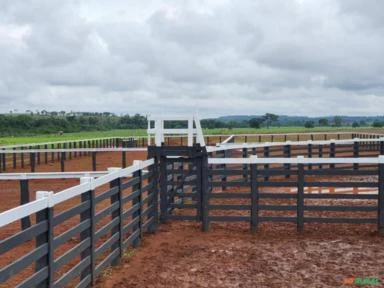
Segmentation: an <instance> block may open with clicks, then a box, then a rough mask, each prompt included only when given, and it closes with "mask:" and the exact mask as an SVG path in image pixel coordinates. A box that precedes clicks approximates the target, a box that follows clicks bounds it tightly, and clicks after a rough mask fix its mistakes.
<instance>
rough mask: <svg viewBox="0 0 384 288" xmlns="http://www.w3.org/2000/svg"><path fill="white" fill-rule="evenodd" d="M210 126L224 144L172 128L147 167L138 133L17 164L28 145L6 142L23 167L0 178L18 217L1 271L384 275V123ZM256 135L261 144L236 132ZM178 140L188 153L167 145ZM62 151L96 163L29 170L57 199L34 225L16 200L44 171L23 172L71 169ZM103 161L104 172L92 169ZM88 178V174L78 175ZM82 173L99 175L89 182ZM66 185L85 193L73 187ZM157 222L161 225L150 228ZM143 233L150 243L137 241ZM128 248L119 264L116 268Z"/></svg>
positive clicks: (336, 278) (212, 280)
mask: <svg viewBox="0 0 384 288" xmlns="http://www.w3.org/2000/svg"><path fill="white" fill-rule="evenodd" d="M357 136H359V138H363V139H356V138H357ZM207 137H209V136H206V137H205V141H206V142H207V143H208V144H213V143H219V142H224V143H222V144H221V145H220V146H217V147H214V146H209V147H207V150H208V151H207V152H208V154H207V155H206V158H204V157H203V158H200V157H201V155H200V152H201V151H200V150H199V151H197V150H198V149H201V147H200V148H199V147H195V146H194V147H192V148H186V147H184V145H185V144H186V141H185V139H184V138H182V137H181V138H179V137H173V138H167V139H166V141H165V144H166V145H165V146H164V147H162V148H161V147H160V148H159V147H158V148H157V151H156V149H154V150H152V151H151V150H149V154H150V155H149V156H151V157H150V158H151V159H152V157H154V159H155V160H154V162H153V163H151V162H148V163H147V164H146V167H142V166H140V165H142V163H143V162H138V163H136V164H135V163H134V162H133V161H134V160H144V159H146V158H147V156H148V155H147V152H146V149H136V150H135V149H134V148H139V147H136V146H141V145H139V144H140V141H134V142H131V144H130V145H132V146H133V147H132V146H131V147H130V148H128V147H121V144H116V145H115V147H111V146H113V145H110V146H109V147H91V146H89V147H86V148H84V147H82V148H81V149H84V150H81V149H80V148H73V146H72V147H71V148H70V149H72V150H65V149H67V147H66V148H64V150H47V151H48V152H47V151H44V150H42V151H35V150H29V151H28V152H23V153H26V154H29V155H30V156H31V155H32V154H31V153H35V154H33V155H32V158H33V159H35V163H34V161H32V162H31V161H29V162H25V163H24V165H23V166H24V167H21V156H20V155H21V154H19V158H17V157H16V167H13V164H14V159H15V157H14V156H11V155H17V154H15V153H14V154H12V151H6V152H10V153H11V154H3V155H8V156H6V157H2V163H4V161H5V162H6V163H7V164H8V165H6V166H5V168H6V172H7V173H9V172H14V173H16V172H18V173H20V172H21V173H23V175H24V176H23V177H24V178H23V179H17V180H0V181H1V182H2V183H1V188H2V196H3V197H2V199H3V201H2V203H1V208H0V211H1V212H3V213H1V212H0V213H1V214H0V219H8V220H5V222H6V224H2V227H1V228H0V232H1V242H0V253H1V255H2V256H1V260H0V265H1V270H0V275H1V276H0V281H1V282H3V283H4V284H3V285H8V286H9V287H13V286H16V285H17V283H21V286H20V287H32V286H33V285H35V284H36V285H37V284H40V283H43V284H44V285H45V286H52V287H62V286H68V287H75V286H76V287H87V286H88V285H89V284H90V283H95V282H96V280H97V279H98V280H97V284H96V286H97V285H100V286H104V287H109V286H110V287H119V286H120V287H192V286H193V287H250V286H253V287H263V286H264V287H281V286H285V287H308V285H310V284H311V283H315V284H316V286H317V287H326V286H328V287H334V286H340V285H342V283H343V277H344V278H347V277H358V276H367V275H368V274H369V275H368V276H377V277H384V275H383V272H382V271H381V270H380V266H381V267H383V265H384V262H383V260H382V259H384V258H383V256H384V255H383V254H384V253H383V252H382V249H381V248H380V247H381V246H382V244H383V243H384V242H383V238H382V237H379V233H377V231H379V232H384V231H383V230H384V182H383V181H384V169H383V167H384V162H383V158H380V157H378V156H379V155H383V154H384V142H383V139H380V137H381V135H357V134H351V133H350V134H340V133H339V134H331V135H326V136H324V135H320V134H319V135H314V134H312V135H310V134H309V135H305V134H302V135H299V136H298V135H283V136H282V135H269V136H265V135H263V136H262V137H265V138H261V137H260V136H259V135H257V136H255V135H243V136H233V137H222V138H218V136H216V137H217V138H211V139H209V138H207ZM219 137H220V136H219ZM267 137H268V138H267ZM223 138H224V139H223ZM183 139H184V140H183ZM255 139H256V140H255ZM330 139H335V140H330ZM210 140H211V141H210ZM308 140H309V141H308ZM250 141H252V142H253V141H255V142H258V143H255V144H251V143H249V144H248V145H247V144H238V143H242V142H250ZM263 141H267V142H270V143H262V142H263ZM275 141H278V143H276V142H275ZM290 141H291V142H290ZM296 141H297V142H296ZM111 142H112V143H113V141H111ZM212 142H213V143H212ZM143 143H144V142H143ZM167 144H168V145H167ZM181 144H183V145H181ZM107 146H108V145H107ZM144 146H145V143H144ZM167 147H168V148H170V150H169V151H171V152H170V153H176V154H173V156H182V157H181V158H169V159H168V158H167V157H166V155H165V154H164V155H161V153H168V152H169V151H168V152H167ZM172 147H174V148H172ZM180 147H181V148H182V149H180ZM183 147H184V148H183ZM28 148H29V147H28ZM31 148H33V147H31ZM12 149H13V148H12ZM40 149H41V148H40ZM50 149H63V148H57V147H54V148H50ZM76 149H79V150H76ZM86 149H88V150H87V151H86ZM92 149H93V150H92ZM97 149H100V150H97ZM159 149H160V150H161V151H159ZM178 149H179V150H178ZM190 149H192V150H193V149H194V150H193V151H192V150H190ZM196 149H197V150H196ZM203 150H204V149H203ZM203 150H202V151H203ZM15 151H18V150H17V149H15ZM31 151H33V152H31ZM175 151H176V152H175ZM191 151H192V152H191ZM196 151H197V152H196ZM19 153H21V152H19ZM46 153H47V154H46ZM52 153H54V154H52ZM57 153H58V154H57ZM63 153H65V154H63ZM69 153H71V154H69ZM74 153H77V154H74ZM80 153H81V154H80ZM95 153H97V158H96V157H95V156H92V155H95ZM151 153H152V154H151ZM159 153H160V154H159ZM177 153H179V154H177ZM180 153H181V154H180ZM182 153H185V154H184V155H183V154H182ZM191 153H192V154H191ZM193 153H196V155H193ZM38 155H40V156H38ZM52 155H55V156H57V157H56V158H53V159H49V156H52ZM63 155H65V156H63ZM69 155H70V156H69ZM80 156H81V157H80ZM195 156H196V157H195ZM255 156H257V157H255ZM298 156H299V157H298ZM300 156H305V158H301V157H300ZM35 157H36V158H35ZM45 157H48V158H47V161H46V162H47V163H46V162H45ZM162 157H163V158H162ZM164 157H165V158H164ZM208 157H209V158H208ZM39 158H40V159H39ZM333 158H334V159H333ZM4 159H5V160H4ZM30 159H31V158H30ZM38 159H39V160H38ZM43 159H44V160H43ZM197 159H198V160H197ZM204 159H205V160H204ZM17 160H19V162H18V161H17ZM63 160H65V171H77V172H81V171H83V172H84V175H81V174H82V173H78V174H76V177H74V179H61V178H58V179H29V180H28V185H29V189H28V193H29V196H30V199H31V200H32V199H34V198H35V192H36V191H45V192H49V191H54V192H55V194H54V195H53V196H52V195H51V194H49V193H45V194H44V193H40V197H41V198H40V199H38V200H36V201H41V203H46V204H41V205H42V206H41V207H42V208H41V209H40V210H36V211H35V212H36V213H35V212H33V213H30V214H31V215H32V214H33V215H32V216H33V217H31V226H30V227H29V228H25V227H24V229H27V230H22V229H21V227H20V224H19V223H20V221H19V220H20V219H19V218H18V217H17V215H14V214H13V213H12V211H10V210H7V209H10V208H14V207H17V206H18V205H19V203H20V192H21V189H20V188H21V187H19V185H20V184H21V181H22V180H26V179H27V178H28V177H32V175H33V174H31V175H29V174H25V173H26V172H27V171H30V170H31V164H32V165H34V168H33V170H34V172H51V171H56V172H59V171H60V170H63V169H62V167H63V164H62V163H63ZM95 160H96V161H95ZM200 160H201V162H200ZM204 161H206V162H204ZM17 163H20V167H18V165H17ZM27 163H29V164H27ZM140 163H141V164H140ZM133 164H135V165H133ZM2 165H4V164H2ZM28 165H29V166H28ZM2 167H3V166H2ZM109 167H121V168H123V170H116V169H114V170H113V169H112V170H110V171H109V172H108V171H107V168H109ZM3 168H4V167H3ZM3 171H4V169H3ZM93 171H99V172H100V175H97V178H95V180H90V179H89V177H90V176H95V175H92V172H93ZM103 171H104V172H103ZM119 171H120V172H119ZM121 171H123V172H121ZM124 171H126V172H124ZM135 173H136V174H135ZM3 175H4V174H3ZM34 175H37V174H34ZM62 175H64V174H62ZM0 176H1V174H0ZM6 176H9V177H11V175H10V174H9V175H8V174H7V175H6ZM13 177H15V176H13ZM34 177H38V175H37V176H34ZM41 177H42V176H41ZM3 178H5V177H3ZM3 178H1V179H3ZM32 178H33V177H32ZM80 178H82V180H81V181H83V182H82V183H83V184H81V185H79V186H76V185H78V184H79V179H80ZM87 179H88V180H87ZM98 179H101V180H98ZM103 179H104V180H103ZM139 179H140V180H139ZM84 181H91V182H90V183H93V182H94V181H96V182H97V181H99V182H98V183H100V185H96V184H94V185H93V186H92V185H90V188H89V189H88V190H87V189H85V188H83V187H84V185H85V184H84V183H86V182H84ZM116 181H118V182H116ZM123 183H126V184H127V185H126V187H125V189H123V188H122V186H124V185H123ZM155 186H156V187H155ZM76 187H80V188H81V189H80V188H76ZM114 187H115V188H114ZM116 187H119V188H116ZM64 189H66V190H65V191H63V192H60V191H62V190H64ZM68 191H69V192H68ZM71 191H73V192H71ZM92 191H94V192H92ZM138 191H139V192H138ZM201 191H208V192H206V193H205V192H201ZM66 193H74V194H73V196H72V197H69V196H68V197H69V198H68V197H67V196H66V197H64V198H65V199H64V198H63V199H64V200H63V199H61V198H60V197H62V196H60V195H65V194H66ZM55 197H56V198H57V199H56V198H55ZM380 197H381V198H380ZM46 199H47V200H46ZM55 199H56V200H55ZM96 199H98V200H97V201H96ZM124 199H125V200H124ZM36 201H32V202H31V204H33V203H35V204H36V203H37V202H36ZM44 201H46V202H44ZM51 201H53V202H54V204H52V203H51ZM55 201H56V202H55ZM96 202H97V203H96ZM35 204H33V205H35ZM37 204H39V203H37ZM37 204H36V205H37ZM39 205H40V204H39ZM44 205H46V206H44ZM36 207H37V206H36ZM39 207H40V206H39ZM36 209H37V208H36ZM9 211H10V212H9ZM7 213H8V214H7ZM26 213H27V214H28V213H29V212H26ZM28 215H29V214H28ZM157 216H159V217H157ZM95 217H96V218H97V219H94V218H95ZM58 219H59V220H58ZM177 220H188V222H178V221H177ZM7 221H8V222H7ZM5 222H1V223H5ZM158 222H159V223H162V224H161V225H160V226H159V230H158V233H156V234H153V235H146V237H143V233H144V232H146V231H147V230H148V231H149V232H155V231H156V230H157V223H158ZM195 222H197V223H195ZM53 223H55V224H53ZM200 226H201V227H200ZM200 228H202V229H203V230H210V231H211V232H210V233H203V232H200ZM28 229H29V230H28ZM296 230H297V231H299V232H300V233H299V234H297V233H296ZM249 231H251V232H256V231H258V233H257V234H252V233H250V232H249ZM27 232H28V233H27ZM95 235H97V237H96V236H95ZM140 240H141V242H142V244H143V245H141V246H140V248H135V249H136V250H135V252H132V253H128V252H125V251H126V250H125V249H126V248H129V249H132V248H130V247H137V245H138V244H139V242H140ZM59 244H60V245H59ZM316 246H319V247H321V248H317V247H316ZM35 247H36V248H35ZM363 250H364V251H363ZM129 251H130V250H129ZM287 251H288V252H287ZM284 253H287V255H288V256H286V255H284ZM96 254H97V255H96ZM131 254H134V256H131ZM22 255H26V256H25V257H23V258H22V260H23V261H20V260H19V258H20V257H21V256H22ZM123 256H127V257H123ZM100 257H101V258H100ZM121 257H122V259H123V260H121V264H122V265H119V266H116V267H117V268H114V269H113V270H117V271H112V272H111V271H110V270H108V269H107V270H105V269H106V268H107V267H108V266H109V265H110V264H117V263H118V262H119V260H118V259H120V258H121ZM357 259H360V262H358V261H356V260H357ZM291 262H292V263H293V264H292V263H291ZM15 263H16V264H15ZM271 263H272V264H271ZM7 265H9V266H7ZM119 267H120V268H119ZM220 267H225V268H224V269H223V268H220ZM348 269H349V270H348ZM17 271H20V272H19V273H17ZM102 271H108V273H104V272H102ZM332 271H333V272H334V274H332ZM292 273H293V274H295V273H296V274H295V275H294V276H292ZM100 275H101V277H100ZM96 276H99V277H96ZM28 277H30V278H28ZM23 281H26V282H23ZM39 281H40V282H39ZM27 284H28V285H30V286H28V285H27ZM23 285H24V286H23ZM26 285H27V286H26ZM5 287H7V286H5Z"/></svg>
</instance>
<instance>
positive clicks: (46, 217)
mask: <svg viewBox="0 0 384 288" xmlns="http://www.w3.org/2000/svg"><path fill="white" fill-rule="evenodd" d="M52 195H53V192H48V191H37V192H36V200H40V199H44V198H47V203H48V208H46V209H43V210H41V211H39V212H37V213H36V223H40V222H43V221H47V222H48V229H47V231H46V232H45V233H42V234H40V235H38V236H36V243H35V246H36V248H39V247H40V246H43V245H47V246H48V252H47V254H45V255H44V256H42V257H41V258H39V259H37V260H36V262H35V272H38V271H40V270H42V269H44V268H47V269H48V277H47V279H45V280H44V281H43V282H42V283H40V285H39V287H52V285H53V281H54V270H53V264H54V261H53V257H54V255H53V254H54V253H53V249H54V248H53V236H54V235H53V221H52V220H53V203H52V201H51V196H52Z"/></svg>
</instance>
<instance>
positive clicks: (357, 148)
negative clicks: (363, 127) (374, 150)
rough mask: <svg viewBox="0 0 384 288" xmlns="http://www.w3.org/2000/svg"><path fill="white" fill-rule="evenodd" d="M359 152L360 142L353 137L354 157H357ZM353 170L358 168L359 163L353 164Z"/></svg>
mask: <svg viewBox="0 0 384 288" xmlns="http://www.w3.org/2000/svg"><path fill="white" fill-rule="evenodd" d="M359 152H360V142H359V141H357V139H355V141H354V142H353V157H354V158H359V154H360V153H359ZM353 170H359V163H355V164H353Z"/></svg>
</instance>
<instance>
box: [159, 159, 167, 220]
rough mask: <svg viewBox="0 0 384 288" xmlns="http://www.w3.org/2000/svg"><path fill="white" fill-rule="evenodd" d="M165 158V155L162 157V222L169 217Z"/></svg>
mask: <svg viewBox="0 0 384 288" xmlns="http://www.w3.org/2000/svg"><path fill="white" fill-rule="evenodd" d="M165 160H166V158H165V156H161V157H160V223H166V222H167V218H168V203H167V201H168V200H167V198H168V197H167V167H166V165H167V164H166V161H165Z"/></svg>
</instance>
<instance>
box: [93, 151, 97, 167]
mask: <svg viewBox="0 0 384 288" xmlns="http://www.w3.org/2000/svg"><path fill="white" fill-rule="evenodd" d="M92 171H96V151H92Z"/></svg>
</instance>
